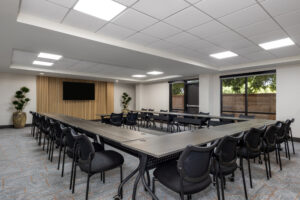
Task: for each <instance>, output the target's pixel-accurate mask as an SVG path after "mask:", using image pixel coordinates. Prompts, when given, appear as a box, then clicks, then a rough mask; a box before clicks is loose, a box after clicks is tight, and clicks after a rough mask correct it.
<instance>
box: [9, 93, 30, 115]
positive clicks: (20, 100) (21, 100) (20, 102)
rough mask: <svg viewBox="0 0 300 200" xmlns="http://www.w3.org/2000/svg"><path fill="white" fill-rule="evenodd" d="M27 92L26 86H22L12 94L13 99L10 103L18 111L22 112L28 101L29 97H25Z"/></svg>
mask: <svg viewBox="0 0 300 200" xmlns="http://www.w3.org/2000/svg"><path fill="white" fill-rule="evenodd" d="M28 92H29V89H28V88H27V87H22V88H21V89H20V90H18V91H16V93H15V96H14V97H15V100H14V101H13V102H12V103H13V105H14V106H15V109H16V110H17V111H18V112H22V111H23V109H24V108H25V106H26V105H27V103H28V102H29V101H30V99H29V98H27V97H26V94H27V93H28Z"/></svg>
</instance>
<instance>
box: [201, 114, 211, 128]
mask: <svg viewBox="0 0 300 200" xmlns="http://www.w3.org/2000/svg"><path fill="white" fill-rule="evenodd" d="M199 114H200V115H209V112H208V113H206V112H199ZM200 119H201V123H202V125H208V124H207V123H208V122H209V120H210V118H208V117H200Z"/></svg>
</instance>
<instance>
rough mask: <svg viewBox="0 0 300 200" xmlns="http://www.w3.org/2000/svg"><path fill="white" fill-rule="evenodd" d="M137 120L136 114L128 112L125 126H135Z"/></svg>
mask: <svg viewBox="0 0 300 200" xmlns="http://www.w3.org/2000/svg"><path fill="white" fill-rule="evenodd" d="M137 119H138V113H134V112H129V113H128V114H127V116H126V123H127V124H136V123H137V122H136V121H137Z"/></svg>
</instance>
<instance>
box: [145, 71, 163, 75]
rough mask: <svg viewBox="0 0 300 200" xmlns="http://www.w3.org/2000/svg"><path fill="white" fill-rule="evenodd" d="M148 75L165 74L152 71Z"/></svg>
mask: <svg viewBox="0 0 300 200" xmlns="http://www.w3.org/2000/svg"><path fill="white" fill-rule="evenodd" d="M147 74H149V75H160V74H163V72H160V71H151V72H147Z"/></svg>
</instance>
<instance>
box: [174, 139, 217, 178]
mask: <svg viewBox="0 0 300 200" xmlns="http://www.w3.org/2000/svg"><path fill="white" fill-rule="evenodd" d="M216 145H217V142H214V143H213V144H212V145H211V146H208V147H197V146H188V147H186V148H185V150H184V151H183V152H182V154H181V155H180V157H179V159H178V162H177V170H178V172H179V174H180V177H181V178H182V179H183V180H185V181H188V182H193V183H197V182H201V181H202V180H204V179H206V178H207V176H209V172H210V159H211V156H212V152H213V150H214V148H215V147H216Z"/></svg>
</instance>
